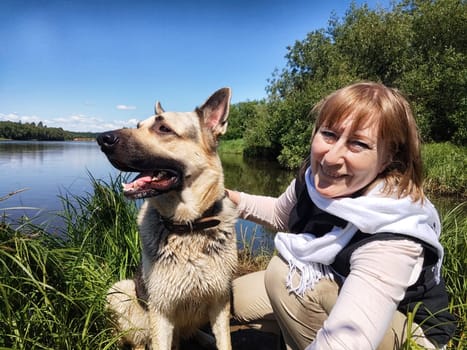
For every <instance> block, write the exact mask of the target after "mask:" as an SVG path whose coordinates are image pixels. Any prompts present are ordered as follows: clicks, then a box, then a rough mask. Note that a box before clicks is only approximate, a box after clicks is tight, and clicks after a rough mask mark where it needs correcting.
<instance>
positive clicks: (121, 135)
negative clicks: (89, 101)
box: [97, 88, 231, 198]
mask: <svg viewBox="0 0 467 350" xmlns="http://www.w3.org/2000/svg"><path fill="white" fill-rule="evenodd" d="M230 97H231V90H230V88H222V89H220V90H218V91H216V92H215V93H214V94H213V95H211V96H210V97H209V98H208V99H207V101H206V102H205V103H204V104H203V105H202V106H201V107H198V108H196V109H195V110H194V111H193V112H166V111H164V110H163V109H162V107H161V105H160V103H159V102H157V103H156V106H155V115H153V116H151V117H150V118H148V119H146V120H144V121H142V122H140V123H139V124H138V127H137V128H136V129H118V130H113V131H108V132H104V133H102V134H100V135H98V137H97V142H98V144H99V145H100V147H101V150H102V151H103V152H104V153H105V154H106V156H107V158H108V159H109V161H110V162H111V163H112V165H113V166H114V167H116V168H117V169H119V170H121V171H127V172H137V173H139V175H138V176H137V177H136V178H135V179H134V180H133V181H132V182H131V183H129V184H124V194H125V195H126V196H127V197H129V198H147V197H154V196H157V195H159V194H162V193H167V192H170V191H180V190H182V189H183V188H184V186H186V185H187V183H192V182H193V181H195V179H196V178H197V177H198V176H199V174H200V173H201V172H202V171H203V170H205V169H206V168H209V169H210V171H211V175H214V176H215V175H216V173H219V176H222V169H219V168H220V162H219V161H218V156H217V151H216V150H217V144H218V139H219V137H220V136H221V135H223V134H224V133H225V132H226V130H227V118H228V114H229V106H230ZM206 178H207V176H206ZM216 181H218V180H216Z"/></svg>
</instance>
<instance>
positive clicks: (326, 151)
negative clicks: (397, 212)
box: [311, 117, 388, 198]
mask: <svg viewBox="0 0 467 350" xmlns="http://www.w3.org/2000/svg"><path fill="white" fill-rule="evenodd" d="M375 124H376V123H374V122H373V123H372V122H371V120H370V121H369V122H367V123H365V125H363V126H362V127H359V128H357V129H356V130H354V131H351V126H352V117H348V118H346V119H344V121H343V122H342V123H341V124H339V125H337V126H335V127H333V128H332V129H331V128H327V127H325V126H323V127H321V128H320V129H319V130H318V131H317V133H316V134H315V136H314V137H313V141H312V143H311V170H312V172H313V176H314V182H315V186H316V190H317V191H318V192H319V193H320V194H321V195H322V196H323V197H327V198H337V197H346V196H351V195H352V194H353V193H355V192H357V191H358V190H360V189H362V188H364V187H365V186H367V185H368V184H370V183H371V182H372V181H373V180H374V179H375V178H376V176H377V175H378V174H379V173H380V172H382V171H383V170H384V168H385V167H386V165H387V164H388V162H387V160H388V159H387V158H388V157H387V156H386V154H385V152H383V149H382V147H381V145H380V144H379V143H378V134H377V131H378V130H377V125H375Z"/></svg>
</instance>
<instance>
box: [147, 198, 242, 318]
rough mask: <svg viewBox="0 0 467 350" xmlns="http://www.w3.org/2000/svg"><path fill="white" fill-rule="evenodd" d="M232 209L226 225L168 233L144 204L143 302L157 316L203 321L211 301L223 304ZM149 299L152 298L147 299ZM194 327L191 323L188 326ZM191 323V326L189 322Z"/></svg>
mask: <svg viewBox="0 0 467 350" xmlns="http://www.w3.org/2000/svg"><path fill="white" fill-rule="evenodd" d="M232 210H234V209H233V208H229V207H228V206H227V208H225V209H223V213H221V214H220V215H223V214H224V216H225V218H226V220H224V219H223V220H221V224H220V225H219V226H217V227H215V228H210V229H206V230H203V231H199V232H187V233H171V232H169V231H168V230H167V228H166V227H165V226H164V225H163V223H162V222H161V218H160V215H159V214H158V212H157V211H156V210H155V209H154V208H152V207H151V206H150V205H149V204H148V203H145V204H143V206H142V208H141V212H140V215H139V228H140V235H141V240H142V246H143V276H144V281H145V285H146V288H147V291H148V294H149V296H150V297H149V302H150V305H151V307H154V308H155V309H156V310H158V311H159V312H163V313H166V314H173V313H174V312H175V313H176V314H180V316H181V317H184V316H185V317H186V315H187V314H192V317H194V318H199V320H198V322H199V321H200V320H205V319H207V307H208V305H209V304H210V301H213V300H214V299H213V298H219V297H222V298H228V297H229V289H230V281H231V279H232V275H233V273H234V272H235V268H236V264H237V251H236V236H235V230H234V219H230V220H229V219H228V218H234V217H235V216H234V215H233V212H232ZM151 296H155V297H154V298H151ZM193 321H194V320H193ZM190 322H191V321H190Z"/></svg>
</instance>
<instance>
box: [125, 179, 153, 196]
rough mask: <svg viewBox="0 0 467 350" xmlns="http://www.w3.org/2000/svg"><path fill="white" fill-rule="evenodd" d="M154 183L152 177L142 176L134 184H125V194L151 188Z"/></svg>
mask: <svg viewBox="0 0 467 350" xmlns="http://www.w3.org/2000/svg"><path fill="white" fill-rule="evenodd" d="M151 182H152V175H141V176H138V177H137V178H136V179H134V180H133V181H132V182H130V183H128V184H126V183H123V184H122V185H123V192H132V191H136V190H138V189H142V188H145V187H149V186H150V184H151Z"/></svg>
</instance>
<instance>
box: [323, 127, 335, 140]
mask: <svg viewBox="0 0 467 350" xmlns="http://www.w3.org/2000/svg"><path fill="white" fill-rule="evenodd" d="M321 135H322V136H323V137H324V139H325V140H329V141H331V140H336V139H337V135H336V134H335V133H334V132H332V131H330V130H321Z"/></svg>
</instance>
